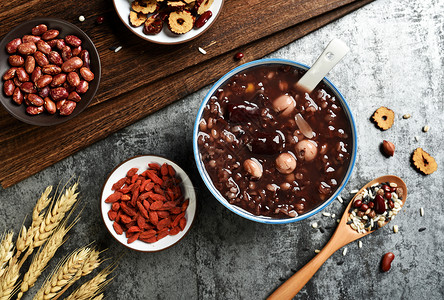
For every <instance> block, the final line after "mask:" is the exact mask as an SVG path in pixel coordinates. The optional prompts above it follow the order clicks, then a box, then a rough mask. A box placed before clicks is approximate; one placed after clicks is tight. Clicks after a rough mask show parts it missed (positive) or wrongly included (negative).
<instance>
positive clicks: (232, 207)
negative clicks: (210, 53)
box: [193, 58, 357, 224]
mask: <svg viewBox="0 0 444 300" xmlns="http://www.w3.org/2000/svg"><path fill="white" fill-rule="evenodd" d="M270 64H277V65H289V66H293V67H296V68H301V69H305V70H307V69H309V67H308V66H306V65H303V64H301V63H298V62H295V61H291V60H287V59H275V58H272V59H261V60H256V61H252V62H249V63H246V64H243V65H241V66H239V67H237V68H235V69H233V70H231V71H230V72H228V73H227V74H225V75H224V76H223V77H222V78H221V79H219V81H217V82H216V83H215V84H214V85H213V87H212V88H211V89H210V91H209V92H208V94H207V95H206V96H205V99H204V100H203V102H202V104H201V105H200V107H199V111H198V113H197V117H196V121H195V123H194V131H193V151H194V159H195V160H196V165H197V169H198V170H199V173H200V176H201V177H202V179H203V181H204V182H205V185H206V186H207V188H208V189H209V190H210V192H211V193H212V194H213V196H214V197H215V198H216V199H217V200H219V202H220V203H222V205H224V206H225V207H226V208H228V209H229V210H231V211H232V212H234V213H236V214H238V215H239V216H241V217H244V218H246V219H248V220H251V221H255V222H260V223H267V224H285V223H292V222H296V221H300V220H303V219H306V218H308V217H310V216H312V215H314V214H317V213H318V212H320V211H322V210H323V209H324V208H325V207H327V206H328V205H329V204H330V203H331V202H332V201H333V200H334V199H335V198H336V197H337V196H338V195H339V194H340V193H341V191H342V189H343V188H344V187H345V185H346V184H347V182H348V180H349V178H350V175H351V173H352V171H353V167H354V165H355V160H356V150H357V137H356V125H355V120H354V119H353V116H352V113H351V111H350V107H349V106H348V104H347V102H346V101H345V99H344V97H343V96H342V94H341V93H340V92H339V91H338V89H337V88H336V87H335V86H334V85H333V83H331V82H330V81H329V80H328V79H327V78H324V83H325V84H326V85H327V86H329V87H330V88H331V90H332V91H333V92H334V93H335V96H336V98H337V99H339V100H340V102H341V104H342V107H343V108H344V111H345V114H346V116H347V118H348V120H349V123H350V127H351V131H352V151H351V152H352V155H351V159H350V163H349V166H348V170H347V173H346V174H345V176H344V179H343V180H342V182H341V184H340V185H339V187H338V189H337V190H336V192H335V193H334V194H333V195H332V196H331V197H330V198H328V199H327V200H326V201H324V203H322V204H321V205H320V206H318V207H316V208H315V209H313V210H311V211H309V212H307V213H305V214H302V215H298V216H296V217H294V218H285V219H277V218H271V217H266V216H256V215H253V214H252V213H250V212H248V211H246V210H244V209H242V208H240V207H238V206H235V205H232V204H230V203H229V202H228V201H227V200H226V199H225V198H224V196H222V194H221V193H220V192H219V191H218V190H217V189H216V188H215V187H214V185H213V183H212V180H211V178H210V176H209V175H208V173H207V171H206V170H205V166H204V164H203V162H202V160H201V156H200V153H199V148H198V145H197V135H198V133H199V123H200V120H201V118H202V113H203V110H204V108H205V105H206V104H207V102H208V100H209V99H210V97H211V96H212V95H213V94H214V92H215V91H216V90H217V89H218V88H219V87H220V86H222V85H223V84H224V83H225V82H226V81H227V80H229V79H230V78H231V77H232V76H233V75H235V74H237V73H239V72H242V71H244V70H246V69H249V68H252V67H257V66H260V65H270Z"/></svg>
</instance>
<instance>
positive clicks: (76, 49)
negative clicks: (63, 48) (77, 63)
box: [71, 46, 82, 56]
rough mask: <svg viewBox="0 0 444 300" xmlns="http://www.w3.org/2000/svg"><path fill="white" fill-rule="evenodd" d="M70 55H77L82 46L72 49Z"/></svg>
mask: <svg viewBox="0 0 444 300" xmlns="http://www.w3.org/2000/svg"><path fill="white" fill-rule="evenodd" d="M71 52H72V56H79V54H80V52H82V46H78V47H76V48H73V49H72V51H71Z"/></svg>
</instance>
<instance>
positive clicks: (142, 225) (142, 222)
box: [137, 216, 146, 229]
mask: <svg viewBox="0 0 444 300" xmlns="http://www.w3.org/2000/svg"><path fill="white" fill-rule="evenodd" d="M145 224H146V221H145V219H144V218H143V217H142V216H139V217H138V218H137V226H139V228H142V229H143V228H145Z"/></svg>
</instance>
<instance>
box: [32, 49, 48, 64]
mask: <svg viewBox="0 0 444 300" xmlns="http://www.w3.org/2000/svg"><path fill="white" fill-rule="evenodd" d="M34 58H35V61H36V62H37V64H38V65H39V66H40V67H44V66H46V65H48V64H49V61H48V58H47V57H46V55H45V54H43V53H42V52H40V51H37V52H36V53H35V54H34Z"/></svg>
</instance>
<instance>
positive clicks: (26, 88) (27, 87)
mask: <svg viewBox="0 0 444 300" xmlns="http://www.w3.org/2000/svg"><path fill="white" fill-rule="evenodd" d="M20 89H21V90H22V91H23V92H25V93H28V94H35V93H37V89H36V88H35V86H34V84H33V83H32V82H29V81H28V82H23V84H22V86H21V87H20Z"/></svg>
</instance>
